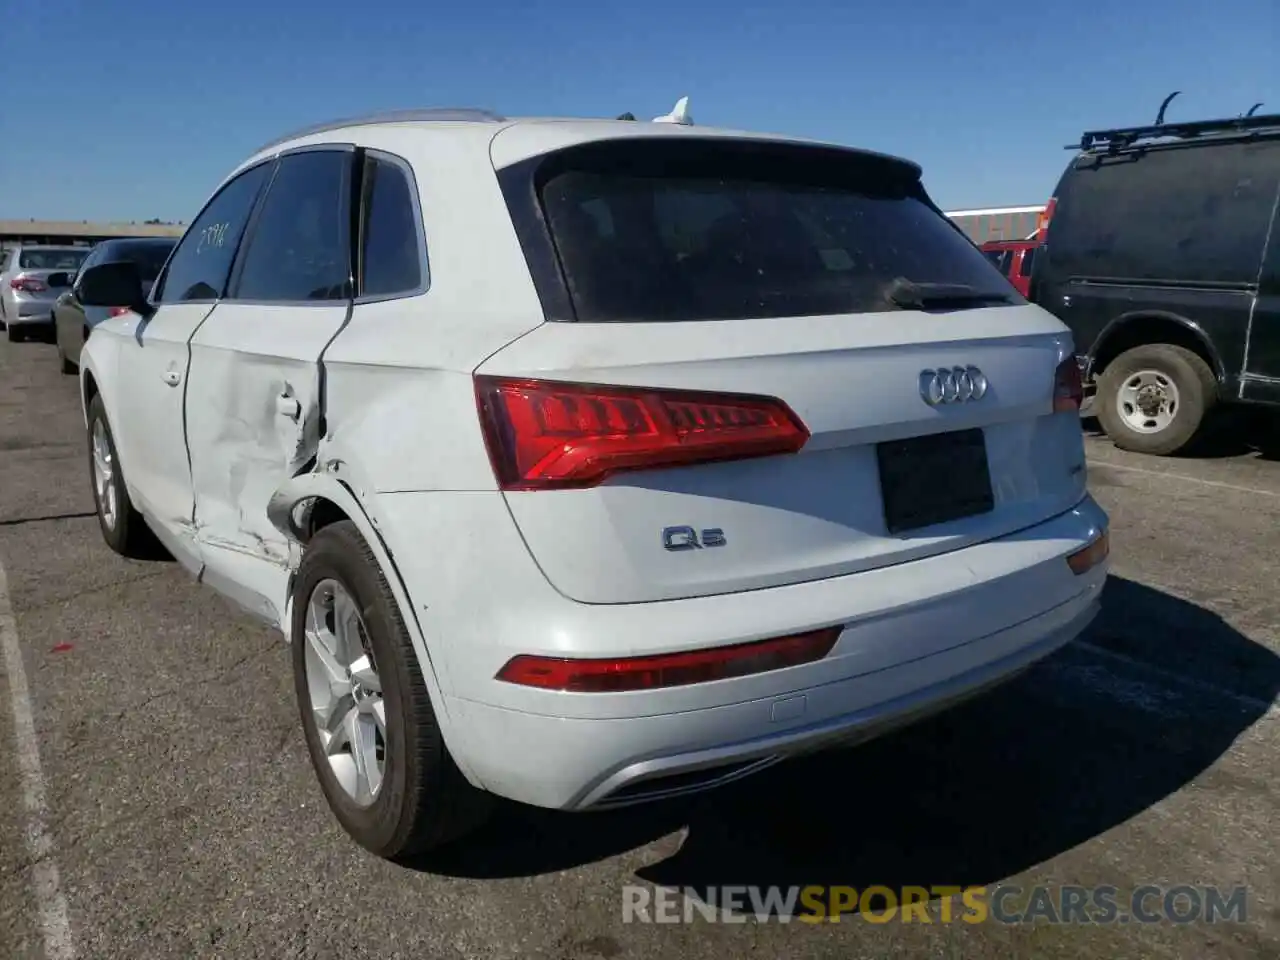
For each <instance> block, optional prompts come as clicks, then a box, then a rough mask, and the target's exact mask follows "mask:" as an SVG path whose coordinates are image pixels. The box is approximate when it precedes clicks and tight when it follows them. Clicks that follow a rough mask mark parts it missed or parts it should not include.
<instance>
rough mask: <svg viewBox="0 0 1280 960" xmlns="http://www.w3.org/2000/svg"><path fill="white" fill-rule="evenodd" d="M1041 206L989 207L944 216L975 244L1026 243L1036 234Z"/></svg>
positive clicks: (948, 213) (959, 211) (952, 212)
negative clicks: (992, 242)
mask: <svg viewBox="0 0 1280 960" xmlns="http://www.w3.org/2000/svg"><path fill="white" fill-rule="evenodd" d="M1044 207H1045V205H1044V204H1043V203H1042V204H1040V205H1039V206H1035V207H990V208H987V209H983V210H948V211H946V214H947V216H948V217H950V218H951V219H952V220H954V221H955V223H956V226H958V227H959V228H960V229H961V230H963V231H964V232H965V233H967V234H968V235H969V239H970V240H972V241H973V242H974V243H986V242H987V241H988V240H1027V239H1030V238H1031V236H1032V235H1034V234H1035V232H1036V225H1037V222H1038V220H1039V219H1040V214H1041V213H1043V212H1044Z"/></svg>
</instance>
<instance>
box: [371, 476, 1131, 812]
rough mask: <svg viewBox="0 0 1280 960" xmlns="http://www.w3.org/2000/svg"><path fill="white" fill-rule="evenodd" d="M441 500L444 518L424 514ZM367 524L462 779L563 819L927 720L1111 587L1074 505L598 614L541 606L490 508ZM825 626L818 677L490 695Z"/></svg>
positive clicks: (407, 511) (391, 513)
mask: <svg viewBox="0 0 1280 960" xmlns="http://www.w3.org/2000/svg"><path fill="white" fill-rule="evenodd" d="M438 498H447V499H448V500H449V503H448V504H447V505H445V504H443V503H428V502H426V501H427V500H428V499H438ZM373 505H374V506H375V507H376V512H377V514H378V518H379V522H378V527H379V529H380V530H382V531H384V533H385V534H386V535H387V538H388V545H389V546H390V548H391V552H392V554H393V556H395V559H396V565H397V568H398V571H399V573H400V575H401V576H402V578H403V580H404V582H405V584H406V587H407V589H408V593H409V597H410V600H411V602H412V603H413V604H414V606H415V608H416V609H415V613H416V616H417V619H418V622H419V623H420V624H421V626H422V627H423V631H424V634H425V636H426V637H427V638H428V644H429V646H430V656H431V662H430V668H431V669H432V670H433V671H434V673H435V675H436V678H437V680H438V681H439V685H440V691H441V694H442V696H443V700H442V702H441V704H440V705H439V706H440V707H441V708H442V709H441V710H440V713H441V721H442V724H443V725H444V728H445V733H446V738H447V740H448V743H449V748H450V750H451V751H452V752H453V754H454V756H455V757H456V758H457V760H458V763H459V765H460V766H461V767H462V769H463V770H464V772H466V774H467V775H468V777H469V778H470V779H471V780H472V781H473V782H474V783H475V784H477V785H478V786H481V787H483V788H485V789H487V790H490V791H492V792H494V793H497V794H500V795H502V796H506V797H509V798H511V799H514V800H518V801H521V802H526V803H531V804H534V805H537V806H544V807H552V808H561V809H575V810H576V809H586V808H593V807H601V806H609V805H616V804H619V803H624V802H634V801H636V800H643V799H650V798H651V797H653V796H656V795H661V794H662V793H663V792H664V791H668V790H670V789H674V788H673V787H672V785H671V782H670V781H667V782H666V783H665V784H660V783H658V782H657V780H658V779H659V778H668V777H672V776H677V775H688V774H699V771H707V770H710V769H711V768H712V767H717V768H720V769H719V770H718V771H717V772H716V773H714V774H707V775H706V777H709V778H710V780H711V781H712V782H714V781H715V780H716V779H717V778H719V777H720V776H721V775H724V776H740V775H743V774H744V773H746V772H750V770H751V769H756V768H759V767H761V766H764V765H766V764H768V763H772V762H774V761H775V760H776V759H777V758H780V757H783V756H789V755H791V754H794V753H798V752H805V751H807V750H812V749H821V748H824V747H826V746H829V745H834V744H836V743H839V742H842V741H847V740H854V741H856V740H858V739H861V738H864V737H868V736H873V735H876V734H878V733H879V732H882V731H883V730H884V729H888V728H890V727H892V726H894V725H896V724H898V723H902V722H907V721H910V720H912V719H914V718H916V717H917V716H920V715H922V714H923V713H926V712H929V711H931V710H934V709H940V708H941V707H943V706H946V705H948V704H949V703H951V702H952V701H953V700H954V699H955V698H956V697H962V696H965V695H967V694H969V693H971V692H973V691H975V690H977V689H980V688H982V687H983V686H984V685H988V684H991V683H996V682H999V681H1000V680H1001V679H1003V678H1006V677H1008V676H1010V675H1012V674H1013V673H1016V672H1017V671H1018V670H1020V669H1022V668H1024V667H1025V666H1027V665H1028V664H1030V663H1033V662H1034V661H1035V660H1037V659H1039V658H1040V657H1043V656H1045V655H1047V654H1049V653H1051V652H1052V651H1053V650H1055V649H1056V648H1057V647H1059V646H1061V645H1063V644H1065V643H1067V642H1068V641H1069V640H1071V638H1072V637H1074V636H1076V635H1077V634H1078V633H1079V632H1080V631H1081V630H1083V629H1084V627H1085V626H1086V625H1087V624H1088V623H1089V621H1090V620H1091V619H1092V617H1093V616H1094V615H1095V614H1096V612H1097V609H1098V602H1099V596H1100V594H1101V590H1102V586H1103V583H1104V582H1105V579H1106V573H1107V564H1106V563H1105V562H1104V563H1102V564H1100V565H1099V566H1096V567H1094V568H1093V569H1092V570H1089V571H1088V572H1086V573H1084V574H1081V575H1078V576H1077V575H1076V574H1074V573H1072V572H1071V570H1070V568H1069V567H1068V565H1067V562H1066V559H1065V558H1066V557H1067V556H1068V555H1069V554H1071V553H1073V552H1075V551H1076V550H1079V549H1081V548H1082V547H1084V546H1085V545H1087V544H1088V543H1090V542H1092V541H1093V540H1094V539H1096V538H1097V537H1098V536H1099V535H1100V534H1101V533H1102V532H1103V531H1104V530H1105V529H1106V526H1107V518H1106V515H1105V513H1104V512H1103V511H1102V510H1101V508H1099V507H1098V506H1097V504H1095V503H1094V502H1093V500H1092V499H1091V498H1088V497H1086V498H1085V499H1084V500H1082V501H1081V502H1080V503H1079V504H1077V506H1076V507H1074V508H1072V509H1071V510H1069V511H1067V512H1066V513H1063V514H1060V515H1059V516H1057V517H1054V518H1052V519H1050V520H1047V521H1045V522H1043V523H1040V524H1038V525H1036V526H1034V527H1031V528H1028V529H1026V530H1022V531H1019V532H1017V533H1014V534H1011V535H1009V536H1006V537H1003V538H1000V539H998V540H993V541H988V542H986V543H981V544H977V545H975V546H973V547H970V548H967V549H964V550H958V551H954V552H951V553H947V554H942V555H938V556H934V557H929V558H927V559H923V560H918V561H914V562H911V563H903V564H898V565H896V566H891V567H884V568H879V569H876V570H869V571H865V572H863V573H858V574H852V575H849V576H844V577H833V578H829V579H825V580H818V581H811V582H808V583H801V584H794V585H789V586H784V587H776V588H771V589H762V590H753V591H745V592H741V593H735V594H727V595H720V596H709V597H701V598H694V599H688V600H672V601H658V602H652V603H633V604H608V605H605V604H600V605H592V604H583V603H577V602H575V601H572V600H569V599H568V598H566V597H564V596H563V595H561V594H559V593H557V592H556V591H555V590H554V589H552V588H551V587H550V585H549V584H548V583H547V580H546V578H545V577H543V576H542V574H541V572H540V571H539V570H538V568H537V566H536V564H535V563H534V562H533V560H532V558H531V557H530V555H529V552H528V551H527V550H526V549H525V548H524V544H523V542H521V541H520V539H519V535H518V533H517V532H516V529H515V525H514V524H513V523H512V522H511V518H510V515H509V514H508V513H506V511H505V510H504V509H503V508H502V501H501V499H500V496H499V495H496V494H494V495H490V494H482V493H474V494H471V493H468V494H457V495H454V494H448V493H434V494H416V493H415V494H384V495H379V496H378V497H376V498H375V502H374V504H373ZM424 544H426V545H434V549H432V548H424V547H423V546H422V545H424ZM832 625H840V626H842V627H843V630H842V632H841V634H840V638H839V640H838V641H837V643H836V645H835V647H834V648H833V650H832V651H831V653H830V654H829V655H828V656H827V657H826V658H824V659H823V660H821V661H818V662H816V663H810V664H804V665H801V666H796V667H790V668H787V669H782V670H775V671H771V672H768V673H763V674H756V675H752V676H744V677H738V678H733V679H727V680H720V681H715V682H712V683H703V684H692V685H689V686H685V687H673V688H669V689H659V690H647V691H635V692H626V693H608V694H573V693H559V692H554V691H547V690H534V689H529V688H525V687H519V686H516V685H514V684H509V683H504V682H501V681H498V680H496V679H495V674H496V673H497V672H498V671H499V670H500V669H501V667H502V665H503V664H504V663H505V662H506V661H507V660H508V659H509V658H510V657H512V656H514V655H516V654H520V653H532V654H543V655H549V656H555V655H559V656H580V657H611V656H636V655H642V654H646V653H667V652H673V651H679V650H692V649H701V648H706V647H709V646H717V645H728V644H731V643H741V642H748V641H750V640H755V639H762V638H766V637H770V636H784V635H787V634H791V633H798V632H802V631H806V630H813V629H818V628H822V627H827V626H832ZM735 764H737V765H740V766H738V767H737V768H734V767H733V766H732V765H735ZM699 776H701V774H699ZM694 779H695V780H697V779H698V778H697V777H695V778H694ZM706 785H708V784H707V783H697V782H695V783H693V784H691V785H686V786H692V787H704V786H706Z"/></svg>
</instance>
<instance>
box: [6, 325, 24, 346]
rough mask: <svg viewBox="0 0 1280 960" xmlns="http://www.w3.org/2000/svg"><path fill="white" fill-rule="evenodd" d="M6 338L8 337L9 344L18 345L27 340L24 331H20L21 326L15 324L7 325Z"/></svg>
mask: <svg viewBox="0 0 1280 960" xmlns="http://www.w3.org/2000/svg"><path fill="white" fill-rule="evenodd" d="M6 336H8V338H9V342H10V343H18V342H20V341H22V340H25V339H27V334H26V331H25V330H23V329H22V327H21V325H19V324H15V323H11V324H9V329H8V330H7V331H6Z"/></svg>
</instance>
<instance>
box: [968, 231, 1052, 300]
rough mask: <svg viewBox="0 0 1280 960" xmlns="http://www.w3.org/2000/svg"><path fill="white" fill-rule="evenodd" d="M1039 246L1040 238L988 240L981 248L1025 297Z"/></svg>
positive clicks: (1029, 285)
mask: <svg viewBox="0 0 1280 960" xmlns="http://www.w3.org/2000/svg"><path fill="white" fill-rule="evenodd" d="M1039 247H1040V241H1039V240H988V241H987V242H986V243H984V244H983V245H982V246H981V247H979V249H980V250H981V251H982V253H983V255H984V256H985V257H986V258H987V259H988V260H990V261H991V262H992V264H994V265H995V268H996V269H997V270H999V271H1000V272H1001V273H1003V274H1004V275H1005V276H1006V277H1008V278H1009V282H1010V283H1012V284H1013V285H1014V287H1016V288H1017V290H1018V292H1019V293H1020V294H1022V295H1023V296H1024V297H1025V296H1027V294H1028V292H1029V290H1030V287H1031V271H1032V269H1033V268H1034V266H1035V262H1036V250H1038V249H1039Z"/></svg>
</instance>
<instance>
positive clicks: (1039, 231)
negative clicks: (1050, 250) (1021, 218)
mask: <svg viewBox="0 0 1280 960" xmlns="http://www.w3.org/2000/svg"><path fill="white" fill-rule="evenodd" d="M1056 209H1058V198H1057V197H1050V198H1049V202H1048V203H1046V204H1045V205H1044V209H1043V210H1041V211H1040V216H1039V217H1038V218H1037V219H1036V239H1037V240H1044V238H1045V234H1047V233H1048V232H1049V221H1050V220H1052V219H1053V212H1054V211H1055V210H1056Z"/></svg>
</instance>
